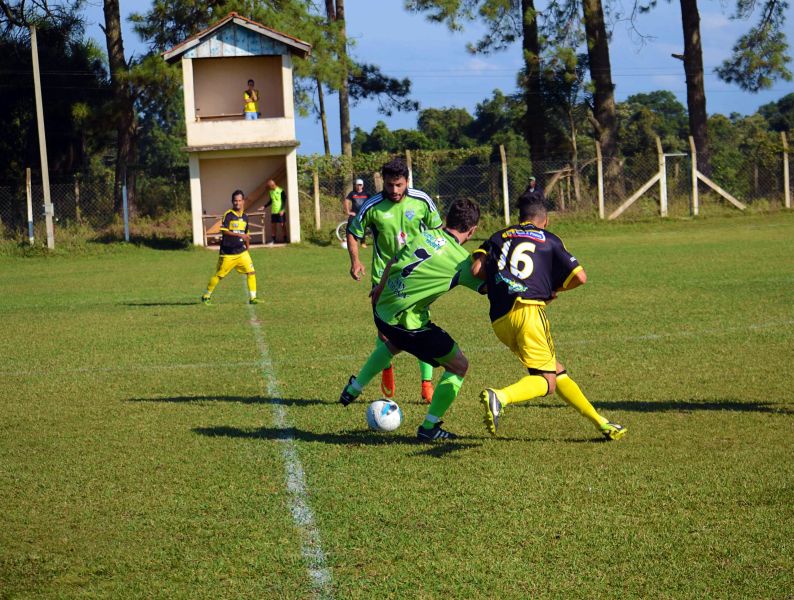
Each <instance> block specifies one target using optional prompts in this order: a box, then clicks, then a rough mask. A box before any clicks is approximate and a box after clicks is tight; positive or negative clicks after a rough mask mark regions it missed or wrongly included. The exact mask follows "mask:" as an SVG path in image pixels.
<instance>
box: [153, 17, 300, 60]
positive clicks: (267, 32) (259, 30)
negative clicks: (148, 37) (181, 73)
mask: <svg viewBox="0 0 794 600" xmlns="http://www.w3.org/2000/svg"><path fill="white" fill-rule="evenodd" d="M238 27H240V28H243V31H244V32H245V33H247V34H248V36H247V37H248V38H254V39H256V38H258V39H260V40H261V39H262V38H264V39H265V40H267V41H269V42H270V44H269V46H270V47H273V46H274V43H275V46H279V45H280V46H281V47H282V48H284V49H285V50H287V51H289V52H291V53H292V54H296V55H298V56H300V57H301V58H305V57H306V56H308V55H309V54H311V50H312V46H311V44H309V43H308V42H304V41H303V40H299V39H298V38H296V37H293V36H291V35H288V34H286V33H282V32H281V31H276V30H275V29H271V28H270V27H267V26H265V25H262V24H261V23H257V22H256V21H252V20H251V19H248V18H246V17H243V16H241V15H238V14H237V13H236V12H231V13H229V14H228V15H226V16H225V17H223V18H222V19H221V20H220V21H218V22H217V23H214V24H212V25H210V26H209V27H207V28H206V29H204V30H202V31H199V32H198V33H196V34H194V35H192V36H190V37H189V38H187V39H186V40H185V41H184V42H181V43H180V44H177V45H176V46H174V47H173V48H171V49H170V50H166V51H165V52H163V54H162V57H163V58H164V59H165V60H166V61H167V62H175V61H176V60H178V59H180V58H181V57H182V56H183V55H184V54H188V53H191V54H194V55H195V56H191V58H203V57H208V58H209V57H216V56H218V57H219V56H256V55H262V54H270V53H272V52H268V51H266V49H265V48H264V46H263V45H261V44H260V45H259V47H255V48H252V47H251V44H250V39H249V40H245V41H244V42H243V40H240V42H243V43H237V42H238V39H237V36H236V35H235V34H236V31H237V28H238ZM225 29H226V30H225ZM251 33H253V34H255V35H253V36H251V35H250V34H251ZM224 34H225V35H224ZM216 38H219V39H216ZM213 40H214V41H216V42H217V43H216V44H215V45H214V46H213V47H212V48H208V50H207V51H206V52H201V48H200V47H201V46H202V44H205V43H209V44H210V45H211V44H212V42H213ZM242 46H245V47H242ZM285 53H286V52H281V54H285Z"/></svg>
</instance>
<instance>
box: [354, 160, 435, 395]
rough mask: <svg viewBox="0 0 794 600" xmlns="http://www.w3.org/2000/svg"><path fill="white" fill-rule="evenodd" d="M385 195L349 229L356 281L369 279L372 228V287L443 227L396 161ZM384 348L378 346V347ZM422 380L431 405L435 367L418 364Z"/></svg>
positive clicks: (388, 382)
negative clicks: (366, 261) (408, 248)
mask: <svg viewBox="0 0 794 600" xmlns="http://www.w3.org/2000/svg"><path fill="white" fill-rule="evenodd" d="M381 175H383V191H382V192H381V193H379V194H375V195H374V196H372V197H371V198H369V199H368V200H367V201H366V202H364V204H363V205H362V207H361V209H360V210H359V211H358V214H357V215H356V218H355V219H353V220H352V221H351V222H350V224H349V225H348V227H347V249H348V252H349V254H350V275H351V276H352V277H353V279H355V280H356V281H361V279H362V278H363V277H364V276H365V275H366V269H365V267H364V265H363V263H362V262H361V260H360V259H359V254H358V250H359V243H361V242H362V241H363V240H364V234H365V232H366V230H367V229H368V228H369V229H370V230H371V231H372V236H373V239H374V243H373V249H372V268H371V272H370V275H371V277H372V285H373V286H375V285H377V284H378V282H379V281H380V277H381V275H382V274H383V269H384V267H385V266H386V263H388V262H389V260H391V259H392V258H393V257H394V256H395V255H396V254H397V252H398V251H399V250H400V249H401V248H403V247H404V246H405V245H406V244H408V243H410V242H412V241H413V239H414V238H415V237H416V236H417V235H418V234H419V233H421V232H422V231H425V230H428V229H437V228H439V227H441V217H440V216H439V214H438V210H437V209H436V205H435V204H434V203H433V201H432V200H431V199H430V196H428V195H427V194H425V193H424V192H422V191H421V190H417V189H414V188H409V187H408V175H409V173H408V167H407V166H406V164H405V162H403V161H402V160H401V159H399V158H395V159H393V160H391V161H389V162H387V163H386V164H385V165H383V167H382V168H381ZM379 345H381V344H380V342H376V347H377V346H379ZM419 369H420V372H421V376H422V390H421V397H422V399H423V400H424V401H425V402H430V401H431V399H432V396H433V385H432V383H431V379H432V378H433V367H432V366H431V365H430V364H428V363H426V362H423V361H420V363H419ZM381 390H382V391H383V394H384V395H385V396H386V397H388V398H391V397H393V396H394V370H393V369H392V366H391V364H389V365H387V367H386V368H385V369H384V371H383V375H382V379H381Z"/></svg>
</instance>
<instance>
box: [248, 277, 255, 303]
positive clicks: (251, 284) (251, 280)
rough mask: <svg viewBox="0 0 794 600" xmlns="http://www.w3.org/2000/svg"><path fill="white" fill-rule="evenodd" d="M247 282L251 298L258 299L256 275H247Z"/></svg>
mask: <svg viewBox="0 0 794 600" xmlns="http://www.w3.org/2000/svg"><path fill="white" fill-rule="evenodd" d="M246 282H247V283H248V295H249V296H251V298H256V275H255V274H253V273H248V274H247V275H246Z"/></svg>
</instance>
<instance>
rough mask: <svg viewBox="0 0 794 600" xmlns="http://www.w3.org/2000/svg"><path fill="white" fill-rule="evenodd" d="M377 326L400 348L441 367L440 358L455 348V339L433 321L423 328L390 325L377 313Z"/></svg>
mask: <svg viewBox="0 0 794 600" xmlns="http://www.w3.org/2000/svg"><path fill="white" fill-rule="evenodd" d="M375 327H377V328H378V331H380V332H381V333H382V334H383V335H385V336H386V339H388V340H389V341H390V342H391V343H392V344H394V345H395V346H397V347H398V348H399V349H400V350H405V351H406V352H408V353H409V354H413V355H414V356H415V357H416V358H418V359H419V360H422V361H424V362H426V363H428V364H431V365H433V366H434V367H440V366H441V364H440V363H439V362H438V359H440V358H444V357H445V356H447V355H449V354H450V353H451V352H452V351H453V350H454V349H455V340H453V339H452V336H450V335H449V334H448V333H447V332H446V331H444V330H443V329H441V327H439V326H438V325H436V324H435V323H433V322H430V323H428V324H427V325H426V326H425V327H424V328H423V329H405V328H403V327H400V326H398V325H389V324H388V323H386V322H385V321H383V320H381V318H380V317H378V314H377V313H375Z"/></svg>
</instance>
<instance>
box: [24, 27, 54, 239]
mask: <svg viewBox="0 0 794 600" xmlns="http://www.w3.org/2000/svg"><path fill="white" fill-rule="evenodd" d="M30 51H31V53H32V54H33V87H34V88H35V90H36V122H37V124H38V128H39V154H40V155H41V187H42V189H43V191H44V220H45V221H46V223H47V248H49V249H50V250H52V249H54V248H55V231H54V230H53V227H52V216H53V214H54V212H55V211H54V210H53V207H52V198H51V197H50V168H49V165H48V164H47V138H46V137H45V136H44V108H43V106H42V102H41V76H40V74H39V46H38V44H37V43H36V26H35V25H31V26H30Z"/></svg>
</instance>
